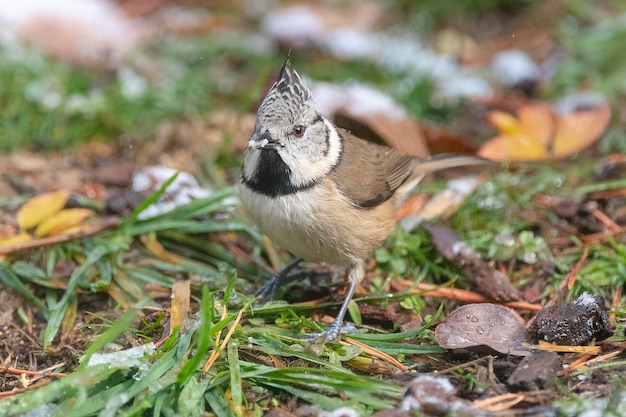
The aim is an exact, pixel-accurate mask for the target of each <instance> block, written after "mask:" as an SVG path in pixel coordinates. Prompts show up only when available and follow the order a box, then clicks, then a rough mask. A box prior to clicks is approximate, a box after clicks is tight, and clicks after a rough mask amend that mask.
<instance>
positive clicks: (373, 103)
mask: <svg viewBox="0 0 626 417" xmlns="http://www.w3.org/2000/svg"><path fill="white" fill-rule="evenodd" d="M306 83H307V85H308V86H309V87H310V88H311V91H312V93H313V97H314V98H315V106H316V108H317V109H318V111H319V112H320V113H321V114H324V115H326V116H329V117H330V115H332V114H334V113H335V112H337V111H338V110H339V109H341V108H346V109H348V110H350V113H352V114H355V115H358V116H367V115H371V114H375V113H384V114H385V115H386V116H389V117H393V118H398V119H400V118H404V117H406V111H405V110H404V109H403V108H402V107H401V106H400V105H399V104H398V103H396V102H395V100H394V99H393V98H391V97H390V96H388V95H387V94H385V93H383V92H381V91H378V90H376V89H374V88H372V87H368V86H366V85H364V84H360V83H352V84H350V85H340V84H333V83H326V82H313V81H311V80H308V79H307V80H306Z"/></svg>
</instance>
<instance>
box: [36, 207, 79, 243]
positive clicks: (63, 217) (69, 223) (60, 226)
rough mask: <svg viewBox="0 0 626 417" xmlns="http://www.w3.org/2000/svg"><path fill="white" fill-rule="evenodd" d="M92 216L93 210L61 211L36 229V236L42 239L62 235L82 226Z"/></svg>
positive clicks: (75, 209) (74, 209)
mask: <svg viewBox="0 0 626 417" xmlns="http://www.w3.org/2000/svg"><path fill="white" fill-rule="evenodd" d="M90 214H91V210H89V209H85V208H73V209H66V210H61V211H59V212H58V213H55V214H52V215H50V216H49V217H47V218H46V219H45V220H44V221H42V222H41V223H40V224H39V226H37V228H36V229H35V236H37V237H42V236H52V235H58V234H61V233H63V232H65V231H67V230H68V229H71V228H73V227H75V226H78V225H80V224H81V223H82V221H83V220H85V219H86V218H87V217H89V215H90Z"/></svg>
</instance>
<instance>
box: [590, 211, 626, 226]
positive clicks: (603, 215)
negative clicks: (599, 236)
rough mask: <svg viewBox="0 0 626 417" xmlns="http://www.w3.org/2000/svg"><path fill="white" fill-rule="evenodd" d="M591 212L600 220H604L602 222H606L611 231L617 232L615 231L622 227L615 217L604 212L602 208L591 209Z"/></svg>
mask: <svg viewBox="0 0 626 417" xmlns="http://www.w3.org/2000/svg"><path fill="white" fill-rule="evenodd" d="M591 214H592V215H593V216H594V217H595V218H596V219H598V220H600V221H601V222H602V224H604V225H605V226H606V228H607V230H608V231H610V232H615V231H619V230H620V229H621V228H620V226H619V225H618V224H617V223H615V222H614V221H613V219H611V218H610V217H609V216H607V215H606V213H604V212H603V211H601V210H598V209H594V210H592V211H591Z"/></svg>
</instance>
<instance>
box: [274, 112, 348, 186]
mask: <svg viewBox="0 0 626 417" xmlns="http://www.w3.org/2000/svg"><path fill="white" fill-rule="evenodd" d="M323 121H324V125H325V126H326V129H327V131H328V150H327V152H326V155H324V156H323V157H321V158H319V159H317V160H315V161H311V160H299V159H298V158H297V157H296V155H293V154H292V153H288V152H284V150H281V151H279V153H280V156H281V158H283V161H285V163H286V164H287V166H289V168H291V183H292V184H293V185H295V186H296V187H299V186H305V185H307V184H310V183H311V182H313V181H318V180H321V179H322V178H323V177H325V176H326V175H328V173H329V172H330V171H331V170H332V169H333V167H334V166H335V164H336V163H337V161H338V160H339V156H340V155H341V138H340V137H339V133H337V130H336V129H335V127H334V126H333V125H332V123H331V122H329V121H328V120H327V119H326V118H324V119H323ZM320 153H321V149H320Z"/></svg>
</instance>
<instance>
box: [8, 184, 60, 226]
mask: <svg viewBox="0 0 626 417" xmlns="http://www.w3.org/2000/svg"><path fill="white" fill-rule="evenodd" d="M69 195H70V192H69V191H68V190H60V191H56V192H53V193H45V194H40V195H38V196H36V197H33V198H31V199H30V200H28V201H27V202H26V203H25V204H24V205H23V206H22V207H21V208H20V209H19V210H18V211H17V215H16V217H17V224H18V225H19V226H20V228H21V229H22V230H26V229H30V228H31V227H35V226H37V225H38V224H39V223H41V222H42V221H43V220H44V219H45V218H47V217H49V216H51V215H52V214H54V213H56V212H57V211H59V210H61V209H62V208H63V206H65V203H66V202H67V199H68V197H69Z"/></svg>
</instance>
